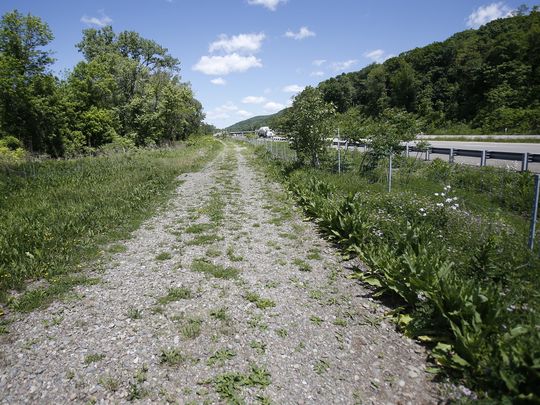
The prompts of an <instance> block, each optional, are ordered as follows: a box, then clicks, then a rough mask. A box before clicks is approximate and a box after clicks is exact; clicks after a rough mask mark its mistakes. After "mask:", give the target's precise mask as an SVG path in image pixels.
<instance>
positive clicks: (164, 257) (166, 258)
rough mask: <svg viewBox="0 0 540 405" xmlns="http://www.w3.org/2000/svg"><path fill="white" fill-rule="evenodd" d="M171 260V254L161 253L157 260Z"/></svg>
mask: <svg viewBox="0 0 540 405" xmlns="http://www.w3.org/2000/svg"><path fill="white" fill-rule="evenodd" d="M171 258H172V255H171V254H170V253H169V252H161V253H160V254H158V255H157V256H156V260H160V261H163V260H169V259H171Z"/></svg>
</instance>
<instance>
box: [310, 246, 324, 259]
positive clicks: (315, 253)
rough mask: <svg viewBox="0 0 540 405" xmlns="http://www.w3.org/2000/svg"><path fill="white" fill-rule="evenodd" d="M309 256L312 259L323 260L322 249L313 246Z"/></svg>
mask: <svg viewBox="0 0 540 405" xmlns="http://www.w3.org/2000/svg"><path fill="white" fill-rule="evenodd" d="M307 258H308V259H310V260H321V259H322V256H321V251H320V250H319V249H317V248H311V249H309V251H308V255H307Z"/></svg>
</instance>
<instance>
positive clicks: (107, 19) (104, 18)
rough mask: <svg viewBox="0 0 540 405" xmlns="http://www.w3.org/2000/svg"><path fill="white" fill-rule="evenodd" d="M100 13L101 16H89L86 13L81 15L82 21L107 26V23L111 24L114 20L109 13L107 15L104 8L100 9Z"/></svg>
mask: <svg viewBox="0 0 540 405" xmlns="http://www.w3.org/2000/svg"><path fill="white" fill-rule="evenodd" d="M99 14H101V17H88V16H87V15H86V14H85V15H83V16H82V17H81V22H83V23H85V24H87V25H97V26H98V27H105V26H106V25H110V24H111V23H112V22H113V20H112V18H111V17H109V16H108V15H105V13H104V12H103V10H100V11H99Z"/></svg>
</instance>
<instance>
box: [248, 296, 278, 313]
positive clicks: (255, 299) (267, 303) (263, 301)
mask: <svg viewBox="0 0 540 405" xmlns="http://www.w3.org/2000/svg"><path fill="white" fill-rule="evenodd" d="M244 298H245V299H246V300H247V301H249V302H252V303H254V304H255V305H256V306H257V308H259V309H263V310H264V309H267V308H272V307H275V306H276V303H275V302H274V301H272V300H271V299H268V298H261V297H260V296H259V294H257V293H254V292H247V293H246V294H245V295H244Z"/></svg>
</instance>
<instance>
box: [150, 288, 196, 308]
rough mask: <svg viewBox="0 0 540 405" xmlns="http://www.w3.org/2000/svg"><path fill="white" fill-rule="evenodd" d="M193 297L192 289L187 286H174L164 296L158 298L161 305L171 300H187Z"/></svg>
mask: <svg viewBox="0 0 540 405" xmlns="http://www.w3.org/2000/svg"><path fill="white" fill-rule="evenodd" d="M191 297H192V294H191V291H190V289H189V288H186V287H173V288H169V291H168V292H167V294H166V295H164V296H163V297H160V298H158V300H157V302H158V304H160V305H165V304H168V303H170V302H174V301H180V300H187V299H190V298H191Z"/></svg>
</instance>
